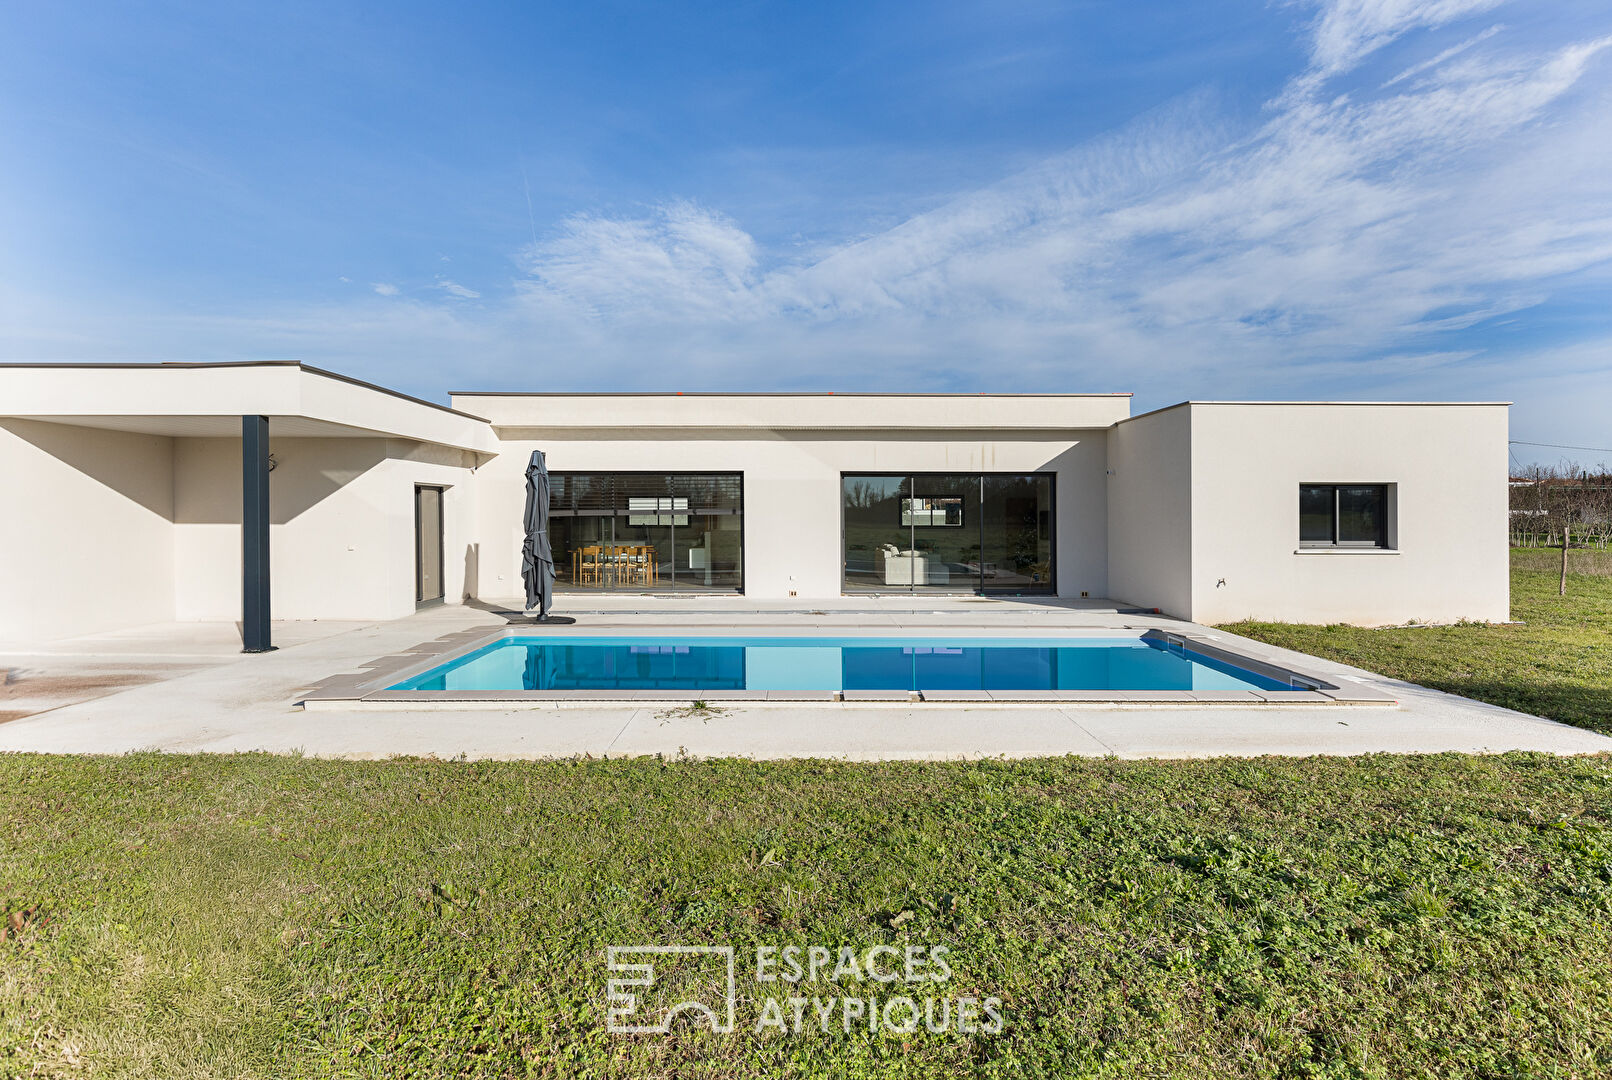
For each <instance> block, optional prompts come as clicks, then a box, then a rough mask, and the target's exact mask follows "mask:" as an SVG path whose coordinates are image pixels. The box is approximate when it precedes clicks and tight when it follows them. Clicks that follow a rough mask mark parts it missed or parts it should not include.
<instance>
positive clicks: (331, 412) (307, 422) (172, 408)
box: [0, 360, 498, 455]
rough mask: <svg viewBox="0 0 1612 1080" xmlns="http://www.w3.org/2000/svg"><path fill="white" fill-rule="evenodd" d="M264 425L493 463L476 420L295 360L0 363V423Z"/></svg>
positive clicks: (153, 427)
mask: <svg viewBox="0 0 1612 1080" xmlns="http://www.w3.org/2000/svg"><path fill="white" fill-rule="evenodd" d="M253 414H256V415H261V416H268V417H269V418H270V420H271V425H272V429H273V433H275V434H279V435H282V436H288V437H293V438H297V437H313V436H330V437H366V436H377V435H379V436H383V437H395V438H403V439H411V440H414V441H417V442H425V443H436V444H439V445H442V446H449V447H453V448H455V449H459V450H469V451H473V452H475V453H478V454H486V455H492V454H496V453H497V452H498V445H497V440H496V438H494V436H493V433H492V428H491V427H490V425H489V424H488V423H487V421H486V420H485V419H483V418H482V417H479V416H475V415H473V414H471V413H467V412H462V411H460V410H458V409H454V408H450V407H448V406H446V405H439V404H437V403H436V402H432V401H422V400H421V399H419V398H416V397H411V396H410V395H408V394H400V393H398V392H397V391H395V390H388V389H386V388H385V387H383V386H375V385H374V384H372V383H366V382H363V381H362V380H360V379H350V378H348V377H347V376H345V375H338V374H336V373H334V372H330V371H325V370H323V369H321V368H315V367H310V366H308V365H307V364H304V363H302V362H300V361H297V360H254V361H237V362H216V363H190V362H185V363H108V364H98V363H80V362H68V363H60V364H56V363H4V364H0V416H7V417H15V418H18V419H25V420H40V421H45V422H47V423H57V424H72V425H76V426H80V427H98V428H107V429H110V430H117V431H131V432H139V433H143V434H148V435H166V436H174V437H195V438H204V437H215V436H222V435H228V434H231V433H232V432H233V434H234V435H236V436H237V437H238V436H239V433H240V418H241V417H242V416H243V415H253Z"/></svg>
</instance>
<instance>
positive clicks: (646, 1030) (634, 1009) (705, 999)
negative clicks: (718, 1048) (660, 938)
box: [605, 945, 739, 1035]
mask: <svg viewBox="0 0 1612 1080" xmlns="http://www.w3.org/2000/svg"><path fill="white" fill-rule="evenodd" d="M633 960H637V961H638V962H636V963H634V962H632V961H633ZM605 962H606V964H607V965H608V966H609V968H610V971H611V972H612V973H618V972H619V973H620V974H621V975H623V976H628V977H624V978H612V979H611V980H610V982H609V984H608V985H607V986H606V989H605V1000H606V1009H605V1023H606V1025H607V1026H608V1027H609V1029H610V1030H611V1031H612V1032H615V1033H618V1034H622V1035H665V1034H667V1033H669V1032H670V1031H671V1030H672V1022H673V1021H675V1020H676V1019H677V1018H678V1016H680V1015H682V1014H685V1013H686V1014H688V1016H689V1017H690V1019H691V1020H694V1021H695V1022H696V1023H699V1022H702V1021H703V1022H705V1023H707V1024H709V1026H710V1028H711V1030H712V1031H714V1032H716V1033H717V1034H719V1035H725V1034H727V1033H728V1032H731V1031H732V1030H733V1016H734V1008H735V1003H736V1002H737V1001H738V997H739V984H738V978H737V975H736V973H735V971H734V957H733V946H731V945H612V946H610V947H609V948H608V949H606V950H605ZM653 1017H659V1019H658V1020H656V1021H655V1022H654V1023H644V1022H643V1021H645V1020H648V1019H650V1018H653ZM635 1021H636V1022H635Z"/></svg>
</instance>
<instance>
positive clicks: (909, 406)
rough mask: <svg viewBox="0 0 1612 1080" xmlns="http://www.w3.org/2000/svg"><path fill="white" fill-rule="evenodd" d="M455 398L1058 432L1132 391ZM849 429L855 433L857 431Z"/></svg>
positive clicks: (1119, 411) (590, 417) (717, 419)
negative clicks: (1108, 392)
mask: <svg viewBox="0 0 1612 1080" xmlns="http://www.w3.org/2000/svg"><path fill="white" fill-rule="evenodd" d="M452 398H453V402H454V405H455V406H457V407H459V408H465V409H469V410H471V411H473V412H475V413H476V414H477V415H478V416H485V417H486V418H487V420H488V422H489V423H491V424H492V425H493V427H495V428H498V429H501V430H521V431H548V432H564V431H578V432H581V431H610V430H620V429H632V430H637V431H642V430H645V429H650V430H657V431H665V432H668V433H670V432H673V431H732V430H747V429H748V430H773V431H788V430H823V431H843V432H848V433H861V434H863V435H864V437H872V436H874V435H876V434H877V433H879V432H889V431H936V430H943V431H1039V432H1045V431H1063V430H1074V429H1089V428H1106V427H1109V426H1111V425H1113V424H1114V423H1115V422H1116V421H1119V420H1123V419H1124V418H1125V417H1127V416H1129V415H1130V411H1131V396H1130V395H1129V394H497V393H486V394H481V393H456V394H454V395H452ZM853 437H854V436H853Z"/></svg>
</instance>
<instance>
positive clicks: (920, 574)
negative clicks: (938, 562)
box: [884, 544, 929, 585]
mask: <svg viewBox="0 0 1612 1080" xmlns="http://www.w3.org/2000/svg"><path fill="white" fill-rule="evenodd" d="M884 583H885V584H886V585H927V584H929V560H928V559H926V558H924V556H922V555H920V554H919V553H918V552H916V551H912V550H908V551H901V550H898V549H897V548H896V546H895V545H894V544H885V545H884Z"/></svg>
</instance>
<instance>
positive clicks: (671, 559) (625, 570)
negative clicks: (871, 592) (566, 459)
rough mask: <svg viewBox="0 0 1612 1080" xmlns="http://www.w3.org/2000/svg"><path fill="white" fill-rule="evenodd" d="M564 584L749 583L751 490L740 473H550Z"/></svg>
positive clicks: (665, 586)
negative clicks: (746, 496)
mask: <svg viewBox="0 0 1612 1080" xmlns="http://www.w3.org/2000/svg"><path fill="white" fill-rule="evenodd" d="M550 492H551V495H550V499H549V539H550V542H551V543H552V545H553V548H554V571H555V581H556V585H557V587H561V588H565V589H577V590H590V591H591V590H595V589H606V590H626V591H631V592H686V591H704V590H709V591H720V592H735V591H741V590H742V589H743V587H744V500H743V483H742V480H741V477H740V475H739V474H738V473H564V472H557V473H553V474H551V476H550Z"/></svg>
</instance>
